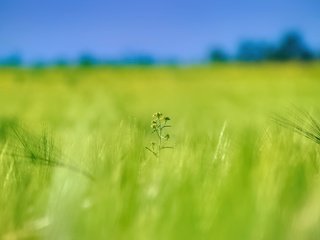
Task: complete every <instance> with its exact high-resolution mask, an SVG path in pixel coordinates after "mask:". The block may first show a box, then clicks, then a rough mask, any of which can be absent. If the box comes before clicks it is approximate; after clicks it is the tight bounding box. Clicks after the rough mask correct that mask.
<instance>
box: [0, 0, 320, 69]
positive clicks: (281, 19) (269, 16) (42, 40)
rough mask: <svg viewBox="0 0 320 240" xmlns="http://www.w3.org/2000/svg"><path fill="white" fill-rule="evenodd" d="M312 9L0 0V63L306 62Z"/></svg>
mask: <svg viewBox="0 0 320 240" xmlns="http://www.w3.org/2000/svg"><path fill="white" fill-rule="evenodd" d="M319 12H320V2H319V1H317V0H282V1H276V0H262V1H254V0H244V1H241V2H240V1H231V0H224V1H212V0H197V1H195V0H193V1H183V0H162V1H148V0H135V1H123V0H120V1H115V0H106V1H103V0H95V1H89V0H84V1H76V0H69V1H63V0H55V1H41V0H29V1H19V0H1V1H0V64H1V65H2V66H19V65H23V66H38V67H41V66H52V65H58V66H63V65H86V66H89V65H130V64H135V65H136V64H138V65H154V64H168V65H172V64H201V63H208V62H234V61H243V62H257V61H258V62H260V61H289V60H298V61H311V60H316V59H319V58H320V30H319V26H320V15H319Z"/></svg>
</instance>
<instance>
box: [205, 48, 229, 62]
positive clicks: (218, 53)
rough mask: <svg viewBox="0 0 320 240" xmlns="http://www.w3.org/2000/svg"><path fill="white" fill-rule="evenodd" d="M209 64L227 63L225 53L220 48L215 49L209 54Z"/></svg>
mask: <svg viewBox="0 0 320 240" xmlns="http://www.w3.org/2000/svg"><path fill="white" fill-rule="evenodd" d="M209 58H210V61H211V62H227V61H228V60H229V58H228V55H227V53H226V52H225V51H224V50H223V49H221V48H215V49H213V50H212V51H211V52H210V56H209Z"/></svg>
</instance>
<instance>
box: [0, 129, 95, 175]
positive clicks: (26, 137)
mask: <svg viewBox="0 0 320 240" xmlns="http://www.w3.org/2000/svg"><path fill="white" fill-rule="evenodd" d="M10 132H11V133H12V138H11V140H14V141H13V142H11V143H10V144H8V149H7V150H6V151H5V152H4V155H6V156H9V157H12V158H14V159H19V158H20V159H26V160H30V161H31V163H33V164H39V165H47V166H51V167H62V168H66V169H69V170H71V171H74V172H77V173H79V174H82V175H83V176H85V177H87V178H89V179H91V180H94V177H93V176H92V175H91V174H90V173H89V172H88V171H85V170H83V169H81V168H78V167H76V166H73V165H71V164H67V163H64V162H62V161H61V159H66V158H65V157H63V155H62V153H61V152H60V151H59V150H58V149H57V148H56V147H55V146H54V143H53V140H52V139H51V138H49V136H48V134H47V133H44V134H43V135H42V136H41V137H37V136H33V135H31V134H30V133H28V132H27V131H26V130H25V129H24V128H22V127H21V126H17V125H15V126H11V127H10Z"/></svg>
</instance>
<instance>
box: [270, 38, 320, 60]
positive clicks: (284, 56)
mask: <svg viewBox="0 0 320 240" xmlns="http://www.w3.org/2000/svg"><path fill="white" fill-rule="evenodd" d="M314 55H315V54H314V53H313V52H312V51H311V50H310V49H309V48H308V47H307V45H306V44H305V43H304V41H303V38H302V36H301V35H300V34H299V33H298V32H289V33H286V34H285V35H284V36H283V38H282V40H281V41H280V44H279V47H278V48H277V50H276V52H275V54H274V59H275V60H279V61H289V60H300V61H309V60H312V59H314V57H315V56H314Z"/></svg>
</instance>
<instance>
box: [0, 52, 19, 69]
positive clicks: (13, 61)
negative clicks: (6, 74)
mask: <svg viewBox="0 0 320 240" xmlns="http://www.w3.org/2000/svg"><path fill="white" fill-rule="evenodd" d="M0 65H1V66H6V67H18V66H20V65H22V58H21V56H20V55H19V54H12V55H9V56H6V57H4V58H2V59H0Z"/></svg>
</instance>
